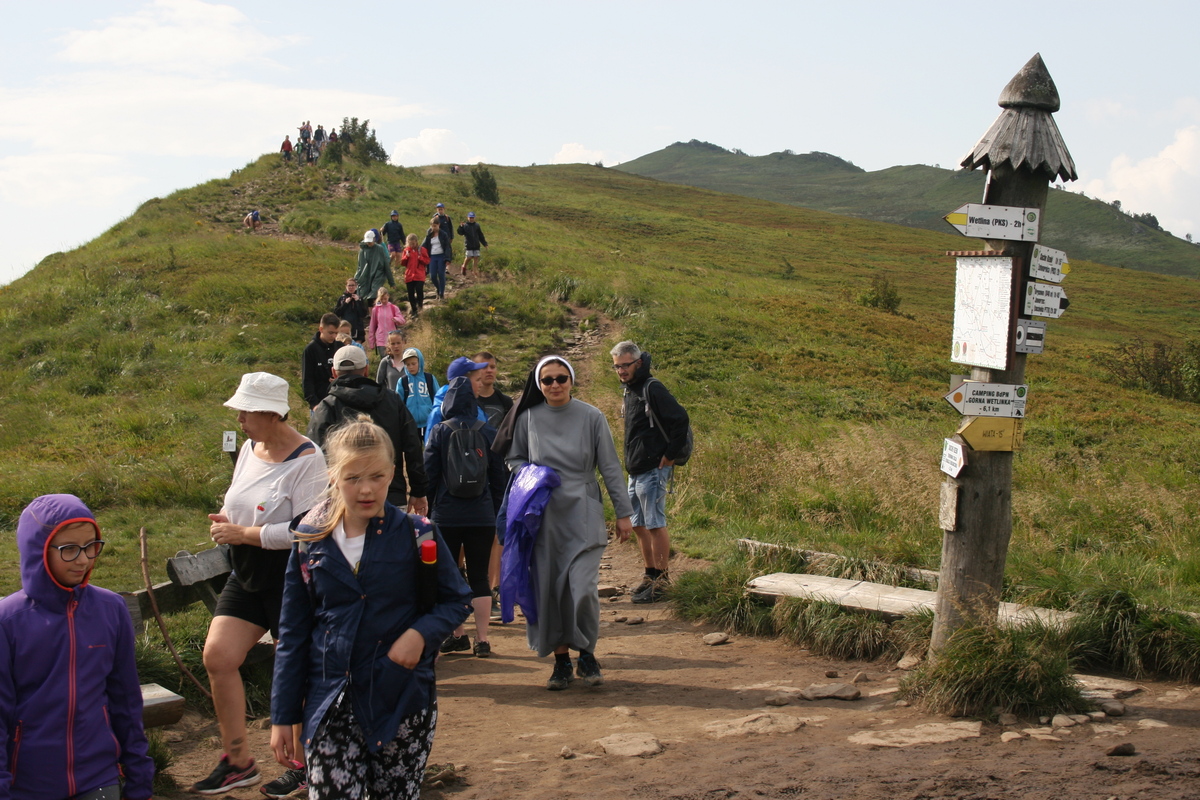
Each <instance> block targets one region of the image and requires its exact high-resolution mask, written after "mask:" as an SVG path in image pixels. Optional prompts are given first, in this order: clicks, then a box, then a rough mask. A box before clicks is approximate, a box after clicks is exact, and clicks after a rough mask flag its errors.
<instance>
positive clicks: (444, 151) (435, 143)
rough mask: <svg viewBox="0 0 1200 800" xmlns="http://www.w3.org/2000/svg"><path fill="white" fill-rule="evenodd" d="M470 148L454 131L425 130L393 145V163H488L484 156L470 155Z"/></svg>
mask: <svg viewBox="0 0 1200 800" xmlns="http://www.w3.org/2000/svg"><path fill="white" fill-rule="evenodd" d="M470 152H471V148H470V146H469V145H468V144H467V143H466V142H464V141H463V140H462V139H459V138H458V137H457V136H456V135H455V134H454V131H450V130H447V129H445V128H424V129H422V130H421V132H420V133H418V134H417V135H416V136H411V137H409V138H407V139H401V140H400V141H398V142H396V143H395V144H394V145H392V163H393V164H404V165H407V166H416V165H421V164H450V163H453V164H477V163H479V162H480V161H487V159H486V158H484V157H483V156H478V155H475V156H473V155H469V154H470Z"/></svg>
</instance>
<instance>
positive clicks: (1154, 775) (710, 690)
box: [171, 545, 1200, 800]
mask: <svg viewBox="0 0 1200 800" xmlns="http://www.w3.org/2000/svg"><path fill="white" fill-rule="evenodd" d="M680 561H681V563H679V564H677V565H674V566H673V570H672V571H673V572H675V573H676V574H678V572H680V571H682V570H683V569H686V568H687V567H688V566H689V565H688V564H687V563H686V561H685V560H683V559H680ZM605 565H606V569H605V570H604V574H603V576H602V579H601V583H602V585H610V586H613V587H617V588H618V589H619V590H621V589H624V590H626V591H625V592H623V593H620V594H618V595H617V596H616V597H614V598H611V600H610V599H608V598H606V599H605V600H603V601H602V603H603V604H604V606H603V612H604V616H603V620H604V623H603V627H602V630H601V640H600V644H599V647H598V648H597V657H598V658H599V660H600V663H601V664H602V666H603V668H604V673H605V677H606V682H605V684H604V686H602V687H599V688H595V689H589V688H587V687H584V686H582V685H580V683H579V682H576V683H574V684H572V686H571V687H570V688H569V689H567V690H566V691H562V692H549V691H547V690H546V689H545V681H546V678H547V677H548V676H549V673H550V663H549V662H550V660H549V659H539V658H537V657H536V655H535V654H533V653H531V652H530V651H529V650H527V649H526V647H525V636H524V626H523V625H522V624H520V620H519V618H518V621H517V622H514V623H513V624H510V625H505V626H497V627H496V628H494V629H493V634H492V636H491V640H492V646H493V649H494V653H495V654H494V656H493V657H492V658H489V659H477V658H474V657H472V656H469V655H452V656H446V657H444V658H443V659H442V661H441V663H440V665H439V678H440V681H439V686H440V701H439V702H440V709H441V720H440V723H439V728H438V737H437V742H436V744H435V746H434V752H433V759H432V760H433V762H435V763H437V764H440V765H449V766H451V769H449V770H446V771H445V772H444V774H443V778H442V785H441V786H440V787H436V788H435V787H429V788H427V789H426V792H425V794H424V795H423V796H424V797H426V798H461V799H462V800H485V798H520V799H521V800H560V799H561V798H569V797H587V798H594V799H595V800H608V799H609V798H612V799H613V800H617V799H618V798H620V799H621V800H625V799H626V798H648V799H657V798H664V799H665V798H671V799H672V800H693V799H694V800H700V799H701V798H703V799H704V800H710V799H712V798H730V799H732V798H739V799H740V798H746V800H749V798H784V797H802V798H806V800H825V799H826V798H828V799H832V798H896V799H897V800H942V799H943V798H945V799H946V800H949V798H979V799H980V800H983V799H985V798H987V799H991V800H1010V799H1011V800H1018V799H1019V800H1038V799H1039V798H1045V799H1046V800H1076V799H1078V800H1083V799H1084V798H1087V799H1088V800H1095V799H1098V800H1107V798H1121V800H1125V798H1171V799H1172V800H1174V799H1176V798H1178V799H1179V800H1182V799H1183V798H1196V797H1198V796H1200V756H1198V755H1197V752H1196V747H1195V742H1196V735H1197V731H1196V729H1197V726H1198V725H1200V692H1198V691H1197V690H1196V687H1191V686H1180V685H1174V684H1163V683H1141V684H1140V685H1139V686H1135V687H1132V689H1133V694H1132V695H1131V696H1128V697H1126V698H1125V699H1124V700H1123V701H1122V702H1123V704H1124V706H1125V708H1124V711H1125V713H1124V715H1123V716H1121V717H1115V718H1108V719H1103V720H1098V721H1092V720H1090V719H1089V720H1088V721H1087V722H1082V723H1077V724H1072V725H1070V726H1069V727H1064V726H1063V723H1065V722H1067V720H1054V721H1052V722H1051V723H1050V724H1045V725H1043V724H1040V723H1039V721H1038V720H1016V721H1013V723H1012V724H1009V725H998V724H995V723H980V722H978V721H975V720H955V719H947V718H943V717H936V716H931V715H928V714H925V713H923V712H921V711H920V710H918V709H915V708H912V707H908V706H906V705H905V704H903V703H902V702H898V701H897V699H896V696H895V689H896V687H897V683H898V680H899V678H900V677H901V676H902V675H903V673H902V672H900V671H898V670H896V669H895V667H894V665H893V664H891V663H887V664H883V663H847V662H836V661H830V660H827V659H823V658H818V657H814V656H812V655H810V654H809V653H807V652H806V651H804V650H801V649H797V648H794V647H789V646H786V645H783V644H781V643H779V642H776V641H772V640H762V639H753V638H745V637H741V636H737V635H731V636H730V637H729V640H728V642H727V643H724V644H718V645H712V644H706V643H705V636H707V635H709V634H712V633H720V632H719V631H716V630H715V629H714V628H712V627H711V626H708V625H697V624H692V623H690V622H684V621H680V620H677V619H675V618H673V617H672V616H671V614H670V608H669V605H668V604H665V603H660V604H655V605H651V606H635V605H633V604H631V603H630V601H629V596H628V593H627V590H628V588H629V587H632V586H633V585H634V584H635V583H636V582H637V580H638V577H639V573H640V567H639V564H638V557H637V553H636V549H635V548H634V547H633V546H624V547H622V546H615V545H614V546H612V547H610V549H609V554H608V556H607V558H606V560H605ZM639 619H640V620H641V621H640V622H639V621H638V620H639ZM860 673H861V675H860ZM831 676H832V677H831ZM856 676H858V677H859V682H857V683H855V682H854V678H855V677H856ZM831 684H833V685H838V684H843V685H847V686H849V691H848V694H847V695H846V696H853V694H854V691H853V690H857V691H858V693H859V697H858V699H853V700H849V699H834V698H829V699H815V700H807V699H804V697H805V690H806V689H810V687H813V686H828V685H831ZM846 691H847V690H845V689H843V692H846ZM809 694H810V695H811V692H809ZM1055 722H1057V723H1060V724H1058V725H1055V724H1054V723H1055ZM215 732H216V731H215V724H213V723H212V722H210V721H207V720H202V719H200V718H198V717H195V716H189V717H188V718H186V719H185V720H184V722H183V723H181V724H180V725H179V726H177V730H176V731H175V732H174V733H173V734H172V738H175V739H177V740H178V741H177V742H176V743H175V745H174V747H175V748H176V749H177V751H178V757H177V763H176V766H175V767H173V768H172V770H171V771H172V773H173V774H174V775H176V777H177V778H178V780H179V782H180V783H181V784H187V783H189V782H190V781H192V780H195V779H196V778H198V777H200V776H201V774H202V773H206V772H207V770H208V769H210V768H211V765H212V764H213V763H214V762H215V761H216V759H217V758H218V757H219V756H220V753H219V752H218V747H219V745H218V744H215V743H214V741H213V740H212V738H211V737H212V736H213V735H214V734H215ZM252 736H253V742H254V749H255V752H256V753H257V754H258V756H259V758H260V759H265V758H269V756H268V748H267V738H268V737H267V731H266V730H265V729H258V728H256V729H255V730H254V731H253V734H252ZM1121 744H1127V745H1130V747H1131V749H1132V750H1133V751H1134V753H1135V754H1134V755H1129V756H1117V755H1112V756H1110V755H1106V753H1107V752H1108V751H1109V750H1111V749H1112V748H1113V747H1114V746H1116V745H1121ZM264 767H265V770H264V771H265V773H266V774H267V775H268V776H273V775H274V774H275V773H276V771H277V769H276V768H275V767H274V766H273V765H270V764H264ZM231 796H232V797H241V798H252V797H261V795H259V794H258V793H257V791H256V790H244V791H242V792H235V793H232V794H231Z"/></svg>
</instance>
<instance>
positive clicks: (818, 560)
mask: <svg viewBox="0 0 1200 800" xmlns="http://www.w3.org/2000/svg"><path fill="white" fill-rule="evenodd" d="M737 547H738V549H739V550H745V551H746V552H748V553H750V554H751V555H758V554H759V553H764V552H766V553H777V552H780V551H783V550H786V551H787V552H789V553H796V554H797V555H799V556H802V557H803V558H804V560H805V561H807V562H808V563H809V564H827V563H837V562H839V561H847V560H848V559H847V558H846V557H845V556H840V555H838V554H837V553H823V552H821V551H820V550H805V549H804V548H801V547H795V546H793V545H790V544H775V543H774V542H760V541H758V540H757V539H738V540H737ZM866 563H867V564H868V565H870V566H878V567H880V568H881V569H891V568H897V567H895V565H892V564H888V563H886V562H883V561H868V562H866ZM898 569H901V570H903V572H904V577H905V578H906V579H907V580H910V581H912V582H913V583H923V584H925V585H926V586H929V587H930V588H932V589H936V588H937V582H938V573H937V571H936V570H932V569H917V568H916V567H898Z"/></svg>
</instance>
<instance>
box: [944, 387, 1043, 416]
mask: <svg viewBox="0 0 1200 800" xmlns="http://www.w3.org/2000/svg"><path fill="white" fill-rule="evenodd" d="M1028 393H1029V386H1028V385H1027V384H1023V383H1022V384H1019V385H1013V384H1011V383H981V382H979V381H967V382H965V383H963V384H962V385H961V386H959V387H958V388H957V389H955V390H953V391H952V392H950V394H948V395H946V402H947V403H949V404H950V405H952V406H954V408H955V409H957V410H958V412H959V413H960V414H963V415H964V416H968V417H1024V416H1025V399H1026V398H1025V396H1026V395H1027V394H1028Z"/></svg>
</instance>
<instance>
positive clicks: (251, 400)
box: [225, 372, 289, 417]
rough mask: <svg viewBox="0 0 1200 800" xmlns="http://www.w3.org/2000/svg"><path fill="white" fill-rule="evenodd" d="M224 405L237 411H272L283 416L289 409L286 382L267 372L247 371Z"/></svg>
mask: <svg viewBox="0 0 1200 800" xmlns="http://www.w3.org/2000/svg"><path fill="white" fill-rule="evenodd" d="M225 405H226V406H227V407H229V408H232V409H235V410H237V411H273V412H274V413H276V414H278V415H279V416H281V417H285V416H287V413H288V410H289V409H288V382H287V381H285V380H284V379H283V378H281V377H279V376H278V375H272V374H271V373H269V372H247V373H246V374H245V375H243V376H242V382H241V384H239V385H238V388H237V391H236V392H234V393H233V397H231V398H229V399H228V400H226V401H225Z"/></svg>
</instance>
